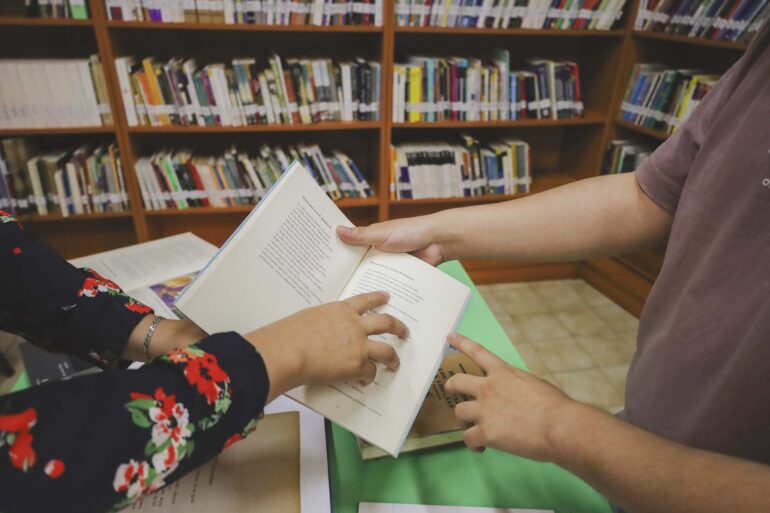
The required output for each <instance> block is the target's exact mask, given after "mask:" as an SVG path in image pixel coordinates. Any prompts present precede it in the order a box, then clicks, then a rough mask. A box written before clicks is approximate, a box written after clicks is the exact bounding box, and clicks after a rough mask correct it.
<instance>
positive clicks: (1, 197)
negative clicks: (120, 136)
mask: <svg viewBox="0 0 770 513" xmlns="http://www.w3.org/2000/svg"><path fill="white" fill-rule="evenodd" d="M1 143H2V144H0V175H1V176H0V209H2V210H7V211H10V212H13V213H16V214H37V215H47V214H61V215H62V216H64V217H67V216H69V215H70V214H89V213H102V212H121V211H124V210H127V209H128V195H127V194H126V187H125V181H124V179H123V169H122V165H121V159H120V153H119V152H118V148H117V146H116V145H115V144H99V145H97V144H84V145H81V146H78V147H73V148H65V149H60V150H55V151H40V150H38V149H37V148H35V145H34V144H33V143H31V142H30V141H29V140H27V139H22V138H9V139H3V140H2V141H1Z"/></svg>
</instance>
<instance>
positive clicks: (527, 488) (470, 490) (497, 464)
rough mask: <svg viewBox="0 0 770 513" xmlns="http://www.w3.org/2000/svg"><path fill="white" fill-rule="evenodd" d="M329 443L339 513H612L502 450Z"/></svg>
mask: <svg viewBox="0 0 770 513" xmlns="http://www.w3.org/2000/svg"><path fill="white" fill-rule="evenodd" d="M440 269H442V270H443V271H444V272H446V273H447V274H449V275H450V276H453V277H455V278H457V279H458V280H460V281H461V282H463V283H465V284H467V285H468V286H469V287H471V289H472V290H473V299H472V300H471V302H470V304H469V305H468V311H467V313H466V315H465V317H464V319H463V321H462V323H461V324H460V327H459V330H458V331H459V332H460V333H461V334H463V335H465V336H467V337H470V338H471V339H473V340H476V341H477V342H480V343H481V344H483V345H484V346H485V347H486V348H487V349H489V350H490V351H493V352H494V353H495V354H497V355H498V356H500V357H501V358H502V359H504V360H505V361H506V362H508V363H510V364H512V365H515V366H517V367H520V368H522V369H526V366H525V365H524V361H523V360H522V359H521V356H519V353H518V352H517V351H516V349H515V348H514V346H513V345H512V344H511V342H510V340H508V336H507V335H506V334H505V331H503V328H502V327H501V326H500V324H499V323H498V322H497V320H496V319H495V317H494V315H492V312H491V311H490V310H489V307H487V305H486V303H484V300H483V299H482V297H481V295H480V294H479V291H478V290H477V289H476V287H475V286H474V285H473V283H472V282H471V280H470V278H469V277H468V275H467V274H466V272H465V270H464V269H463V268H462V266H461V265H460V264H459V262H448V263H446V264H443V265H441V266H440ZM27 387H29V378H28V377H27V375H26V374H23V375H22V376H21V378H19V380H18V381H17V382H16V384H15V386H14V388H13V390H14V391H15V390H21V389H24V388H27ZM514 429H515V427H514ZM327 446H328V449H329V479H330V486H331V495H332V511H333V512H334V513H356V512H357V511H358V502H359V501H365V502H399V503H410V504H447V505H458V506H489V507H508V508H541V509H552V510H554V511H556V512H557V513H610V512H611V510H610V507H609V504H608V502H607V500H606V499H605V498H604V497H602V496H601V495H599V493H598V492H596V491H594V490H593V489H592V488H591V487H589V486H588V485H587V484H586V483H584V482H583V481H581V480H580V479H579V478H577V477H576V476H574V475H572V474H570V473H569V472H567V471H565V470H563V469H561V468H559V467H557V466H556V465H552V464H550V463H539V462H535V461H531V460H527V459H524V458H519V457H517V456H511V455H509V454H506V453H502V452H499V451H494V450H489V449H488V450H486V451H485V452H484V453H482V454H478V453H474V452H471V451H469V450H467V449H465V447H452V448H443V449H437V450H432V451H428V452H422V453H418V454H404V455H402V456H400V457H399V458H398V459H396V460H394V459H392V458H385V459H380V460H375V461H369V462H363V461H361V458H360V456H359V452H358V446H357V444H356V441H355V439H354V438H353V436H352V435H351V434H350V433H348V432H347V431H346V430H344V429H342V428H340V427H339V426H336V425H332V426H331V429H330V430H328V432H327Z"/></svg>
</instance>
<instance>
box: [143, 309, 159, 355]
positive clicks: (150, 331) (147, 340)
mask: <svg viewBox="0 0 770 513" xmlns="http://www.w3.org/2000/svg"><path fill="white" fill-rule="evenodd" d="M162 320H163V317H158V316H157V315H156V316H155V319H153V321H152V324H150V327H149V328H147V334H146V335H145V336H144V359H145V360H146V361H148V362H149V361H150V360H152V356H150V340H152V335H153V334H154V333H155V329H156V328H157V327H158V324H160V321H162Z"/></svg>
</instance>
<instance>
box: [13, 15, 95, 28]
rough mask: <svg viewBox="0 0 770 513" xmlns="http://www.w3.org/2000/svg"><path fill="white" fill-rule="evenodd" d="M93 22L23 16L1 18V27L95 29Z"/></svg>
mask: <svg viewBox="0 0 770 513" xmlns="http://www.w3.org/2000/svg"><path fill="white" fill-rule="evenodd" d="M93 25H94V22H93V20H71V19H68V18H25V17H23V16H0V27H2V26H16V27H51V26H53V27H93Z"/></svg>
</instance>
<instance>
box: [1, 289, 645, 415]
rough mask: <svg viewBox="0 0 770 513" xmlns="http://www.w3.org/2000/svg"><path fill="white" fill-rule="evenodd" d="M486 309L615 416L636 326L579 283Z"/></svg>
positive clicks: (525, 348) (497, 292) (501, 294)
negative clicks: (490, 310) (489, 309)
mask: <svg viewBox="0 0 770 513" xmlns="http://www.w3.org/2000/svg"><path fill="white" fill-rule="evenodd" d="M479 291H481V294H482V295H483V296H484V299H485V300H486V301H487V304H489V307H490V308H491V309H492V311H493V312H494V314H495V316H496V317H497V319H498V320H499V321H500V324H501V325H502V326H503V328H504V329H505V331H506V333H508V336H509V338H510V339H511V341H512V342H513V344H514V345H515V346H516V348H517V349H518V350H519V353H520V354H521V356H522V358H523V359H524V362H525V363H526V364H527V366H528V367H529V369H530V371H532V372H533V373H534V374H536V375H538V376H540V377H542V378H544V379H546V380H548V381H550V382H551V383H553V384H554V385H556V386H558V387H559V388H561V389H562V390H564V392H566V393H567V394H568V395H570V396H571V397H573V398H575V399H577V400H580V401H584V402H587V403H590V404H593V405H595V406H599V407H602V408H606V409H608V410H609V411H612V412H616V411H618V410H619V409H621V408H622V407H623V397H624V393H625V383H626V373H627V372H628V365H629V363H631V358H632V357H633V355H634V349H635V344H636V330H637V326H638V324H639V323H638V321H637V320H636V318H634V317H633V316H632V315H631V314H629V313H627V312H626V311H625V310H623V309H622V308H620V307H619V306H618V305H616V304H615V303H613V302H612V301H611V300H609V299H608V298H607V297H605V296H603V295H602V294H601V293H599V292H598V291H597V290H595V289H594V288H592V287H591V286H590V285H588V284H587V283H585V282H583V281H581V280H559V281H541V282H531V283H501V284H495V285H481V286H479ZM17 340H18V339H17V338H16V337H13V336H9V335H7V334H4V333H2V332H0V354H3V355H5V356H6V358H8V360H10V362H11V364H12V365H13V366H14V367H15V368H16V374H15V375H14V376H13V377H11V378H5V377H4V376H0V394H3V393H7V392H8V391H9V389H10V387H11V386H12V385H13V383H14V382H15V381H16V379H17V378H18V374H19V372H20V370H21V368H22V365H21V358H20V357H19V352H18V348H17V344H16V341H17Z"/></svg>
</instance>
